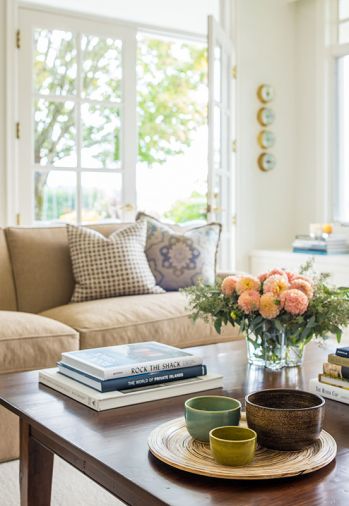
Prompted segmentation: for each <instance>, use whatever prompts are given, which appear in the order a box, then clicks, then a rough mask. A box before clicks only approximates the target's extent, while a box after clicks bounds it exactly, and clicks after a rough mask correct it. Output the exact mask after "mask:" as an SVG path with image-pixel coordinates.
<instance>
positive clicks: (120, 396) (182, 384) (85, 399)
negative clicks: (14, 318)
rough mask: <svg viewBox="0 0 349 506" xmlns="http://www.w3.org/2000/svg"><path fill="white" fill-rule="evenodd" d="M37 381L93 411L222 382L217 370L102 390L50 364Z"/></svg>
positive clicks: (172, 395) (154, 399) (146, 400)
mask: <svg viewBox="0 0 349 506" xmlns="http://www.w3.org/2000/svg"><path fill="white" fill-rule="evenodd" d="M39 382H40V383H42V384H43V385H46V386H48V387H50V388H52V389H53V390H56V391H57V392H60V393H62V394H64V395H67V396H68V397H70V398H71V399H74V400H76V401H78V402H80V403H82V404H85V405H86V406H88V407H90V408H92V409H94V410H95V411H104V410H106V409H113V408H121V407H123V406H130V405H132V404H140V403H142V402H149V401H157V400H160V399H167V398H169V397H177V396H178V395H186V394H192V393H195V392H202V391H205V390H211V389H216V388H221V387H222V386H223V377H222V376H221V375H220V374H207V375H206V376H198V377H196V378H190V379H185V380H179V381H173V382H171V383H162V384H160V385H152V386H146V387H142V388H134V389H132V390H124V391H121V390H116V391H114V392H105V393H102V392H97V391H96V390H94V389H93V388H90V387H88V386H86V385H82V384H81V383H78V382H77V381H75V380H73V379H71V378H67V377H66V376H64V375H63V374H60V372H59V371H58V369H57V368H53V369H43V370H42V371H39ZM140 416H141V414H140Z"/></svg>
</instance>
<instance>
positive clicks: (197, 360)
mask: <svg viewBox="0 0 349 506" xmlns="http://www.w3.org/2000/svg"><path fill="white" fill-rule="evenodd" d="M61 362H62V363H63V364H67V365H68V366H70V367H74V368H75V369H78V370H80V371H82V372H85V373H87V374H90V375H91V376H95V377H96V378H97V379H99V380H102V381H103V380H110V379H113V378H124V377H127V376H137V375H139V374H145V373H153V372H160V371H168V370H171V369H182V368H184V367H192V366H195V365H202V357H199V356H194V355H191V356H188V357H180V358H171V359H162V360H159V361H157V362H153V363H149V362H141V363H139V364H136V365H134V366H127V367H126V368H125V367H124V366H121V367H116V368H115V369H100V368H97V367H94V366H92V365H90V364H85V363H83V362H79V361H77V360H75V359H74V358H71V357H65V356H63V355H62V359H61Z"/></svg>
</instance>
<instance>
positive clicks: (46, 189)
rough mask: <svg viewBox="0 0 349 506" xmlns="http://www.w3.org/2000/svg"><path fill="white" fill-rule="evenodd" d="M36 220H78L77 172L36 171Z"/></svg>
mask: <svg viewBox="0 0 349 506" xmlns="http://www.w3.org/2000/svg"><path fill="white" fill-rule="evenodd" d="M35 221H64V222H73V223H74V222H76V173H75V172H71V171H58V170H51V171H49V172H39V171H37V172H35Z"/></svg>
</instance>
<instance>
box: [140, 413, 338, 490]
mask: <svg viewBox="0 0 349 506" xmlns="http://www.w3.org/2000/svg"><path fill="white" fill-rule="evenodd" d="M240 425H241V426H246V422H245V421H241V422H240ZM148 444H149V449H150V451H151V453H152V454H153V455H155V457H157V458H158V459H159V460H161V461H162V462H165V463H166V464H168V465H170V466H172V467H175V468H177V469H181V470H182V471H187V472H189V473H194V474H200V475H203V476H210V477H214V478H225V479H229V480H270V479H273V478H287V477H290V476H297V475H300V474H306V473H312V472H313V471H316V470H318V469H321V468H322V467H324V466H326V465H327V464H329V463H330V462H331V461H332V460H333V459H334V458H335V456H336V453H337V445H336V441H335V440H334V439H333V437H332V436H331V435H330V434H328V432H325V431H324V430H323V431H322V432H321V435H320V439H319V440H318V441H317V442H316V443H314V444H313V445H312V446H309V447H308V448H305V449H304V450H301V451H297V452H287V451H276V450H268V449H267V448H262V447H260V446H257V451H256V456H255V459H254V461H253V462H252V463H251V464H249V465H248V466H241V467H230V466H222V465H220V464H217V463H216V462H215V461H214V459H213V457H212V455H211V451H210V446H209V444H206V443H201V442H200V441H196V440H194V439H192V437H191V436H190V435H189V433H188V431H187V429H186V427H185V421H184V418H176V419H175V420H171V421H169V422H166V423H164V424H162V425H160V426H159V427H157V428H156V429H155V430H153V432H152V433H151V434H150V436H149V439H148Z"/></svg>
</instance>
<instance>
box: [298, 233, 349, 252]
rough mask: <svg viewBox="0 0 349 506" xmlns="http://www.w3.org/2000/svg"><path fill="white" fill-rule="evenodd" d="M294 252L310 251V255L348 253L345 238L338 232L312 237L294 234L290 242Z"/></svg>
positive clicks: (348, 246)
mask: <svg viewBox="0 0 349 506" xmlns="http://www.w3.org/2000/svg"><path fill="white" fill-rule="evenodd" d="M292 251H293V252H294V253H310V254H312V255H340V254H344V253H349V245H348V241H347V238H346V237H345V236H344V235H340V234H331V235H328V236H325V235H324V236H322V237H319V238H314V237H311V236H309V235H296V238H295V240H294V241H293V243H292Z"/></svg>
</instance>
